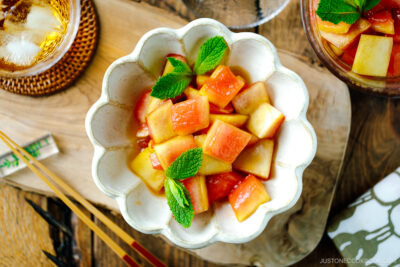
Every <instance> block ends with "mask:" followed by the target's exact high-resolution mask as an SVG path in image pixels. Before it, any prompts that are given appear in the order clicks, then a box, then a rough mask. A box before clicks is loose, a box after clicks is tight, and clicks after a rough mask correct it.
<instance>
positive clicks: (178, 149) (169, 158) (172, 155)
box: [154, 135, 196, 170]
mask: <svg viewBox="0 0 400 267" xmlns="http://www.w3.org/2000/svg"><path fill="white" fill-rule="evenodd" d="M195 147H196V143H195V142H194V138H193V136H192V135H185V136H176V137H174V138H172V139H170V140H168V141H166V142H164V143H161V144H158V145H154V150H155V152H156V155H157V158H158V160H159V161H160V163H161V166H162V167H163V169H164V170H166V169H167V168H168V167H169V165H171V163H172V162H173V161H174V160H175V159H176V158H177V157H179V156H180V155H181V154H182V153H183V152H185V151H187V150H189V149H191V148H195Z"/></svg>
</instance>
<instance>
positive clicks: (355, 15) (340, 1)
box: [316, 0, 380, 24]
mask: <svg viewBox="0 0 400 267" xmlns="http://www.w3.org/2000/svg"><path fill="white" fill-rule="evenodd" d="M379 2H380V0H321V1H320V2H319V4H318V9H317V12H316V13H317V15H318V16H319V17H320V18H321V19H322V20H325V21H329V22H332V23H334V24H338V23H339V22H341V21H343V22H345V23H348V24H353V23H355V22H356V21H357V20H358V19H359V18H360V17H361V15H362V14H363V12H365V11H368V10H370V9H372V8H373V7H374V6H376V5H377V4H379Z"/></svg>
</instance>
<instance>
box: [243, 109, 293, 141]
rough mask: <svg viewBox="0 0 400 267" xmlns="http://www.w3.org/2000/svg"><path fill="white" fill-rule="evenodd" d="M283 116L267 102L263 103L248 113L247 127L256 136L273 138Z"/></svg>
mask: <svg viewBox="0 0 400 267" xmlns="http://www.w3.org/2000/svg"><path fill="white" fill-rule="evenodd" d="M284 119H285V116H284V115H283V114H282V112H280V111H279V110H277V109H276V108H274V107H273V106H271V105H270V104H268V103H263V104H261V105H259V106H258V108H257V109H256V110H255V111H254V112H253V113H251V114H250V118H249V120H248V122H247V129H249V131H250V132H251V133H253V134H254V135H255V136H257V137H258V138H273V137H274V136H275V133H276V132H277V131H278V130H279V128H280V127H281V125H282V123H283V121H284Z"/></svg>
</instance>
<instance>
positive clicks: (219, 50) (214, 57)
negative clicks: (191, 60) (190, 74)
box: [193, 36, 227, 74]
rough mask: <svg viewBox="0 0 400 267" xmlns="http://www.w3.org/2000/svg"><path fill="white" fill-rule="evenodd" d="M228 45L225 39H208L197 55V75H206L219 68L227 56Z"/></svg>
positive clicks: (195, 67)
mask: <svg viewBox="0 0 400 267" xmlns="http://www.w3.org/2000/svg"><path fill="white" fill-rule="evenodd" d="M226 48H227V45H226V43H225V40H224V38H222V37H221V36H216V37H213V38H211V39H208V40H207V41H206V42H205V43H204V44H203V45H202V46H201V47H200V51H199V54H198V55H197V59H196V63H195V64H194V68H193V69H194V71H195V72H196V74H204V73H206V72H207V71H210V70H212V69H214V68H215V67H216V66H218V64H219V62H220V61H221V60H222V58H223V57H224V55H225V50H226Z"/></svg>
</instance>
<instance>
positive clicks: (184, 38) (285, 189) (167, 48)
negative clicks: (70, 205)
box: [86, 19, 317, 249]
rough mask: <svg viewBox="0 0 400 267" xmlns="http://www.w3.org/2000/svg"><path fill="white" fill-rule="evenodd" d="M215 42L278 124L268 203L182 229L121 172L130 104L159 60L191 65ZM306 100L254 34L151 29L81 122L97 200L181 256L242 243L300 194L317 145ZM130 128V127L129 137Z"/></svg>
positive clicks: (214, 214) (127, 149) (113, 71)
mask: <svg viewBox="0 0 400 267" xmlns="http://www.w3.org/2000/svg"><path fill="white" fill-rule="evenodd" d="M215 35H220V36H223V37H224V38H225V40H226V42H227V43H228V46H229V48H230V56H229V60H228V62H227V65H229V66H239V67H241V68H243V69H245V70H246V71H247V72H248V73H249V79H250V82H255V81H265V83H266V84H267V88H268V93H269V95H270V97H271V100H272V103H273V104H274V105H275V106H276V107H277V108H278V109H279V110H280V111H281V112H283V113H284V115H285V117H286V120H285V122H284V123H283V125H282V128H281V130H280V131H279V133H278V137H277V147H276V151H275V159H274V162H273V166H272V174H271V179H270V180H268V181H265V182H263V184H264V185H265V187H266V190H267V191H268V193H269V194H270V196H271V199H272V200H271V201H269V202H267V203H264V204H262V205H261V206H260V207H259V208H258V209H257V211H256V212H255V213H254V214H253V215H251V216H250V217H249V218H248V219H247V220H245V221H244V222H241V223H239V222H238V221H237V220H236V217H235V215H234V213H233V211H232V209H231V207H230V205H229V203H227V202H225V203H216V204H214V205H213V207H212V209H210V211H208V212H206V213H203V214H200V215H196V216H195V218H194V220H193V223H192V226H191V227H190V228H186V229H185V228H183V227H182V226H180V225H179V224H178V223H176V222H175V220H174V219H173V218H172V215H171V212H170V210H169V208H168V205H167V201H166V199H165V198H164V197H159V196H155V195H153V194H151V193H150V192H149V190H148V189H147V188H146V186H145V185H144V184H143V182H142V181H141V180H140V179H139V178H138V177H137V176H136V175H135V174H133V173H132V172H131V171H130V170H129V168H128V157H129V155H130V154H131V153H134V152H136V151H137V150H138V147H137V145H136V142H132V140H130V139H129V138H128V129H132V127H131V126H129V124H130V123H135V122H132V121H131V117H132V112H133V108H134V103H136V101H137V99H138V98H139V96H140V95H141V94H142V93H143V92H144V90H145V89H147V88H149V87H151V86H152V85H153V84H154V82H155V80H156V77H157V76H158V75H159V73H160V72H161V69H162V67H163V61H164V58H165V56H166V55H167V54H169V53H177V54H183V55H185V56H186V58H187V59H188V62H189V63H190V64H193V63H194V61H195V57H196V55H197V52H198V50H199V47H200V45H201V44H202V43H203V42H204V41H205V40H207V39H208V38H210V37H212V36H215ZM308 102H309V98H308V92H307V89H306V87H305V85H304V83H303V81H302V80H301V78H300V77H299V76H298V75H297V74H295V73H294V72H292V71H290V70H288V69H286V68H285V67H283V66H282V65H281V64H280V61H279V58H278V55H277V52H276V50H275V48H274V46H273V45H272V44H271V43H270V42H269V41H268V40H267V39H265V38H264V37H262V36H260V35H257V34H254V33H233V32H231V31H229V30H228V29H227V28H226V27H225V26H224V25H222V24H221V23H219V22H217V21H215V20H211V19H198V20H195V21H193V22H191V23H189V24H187V25H186V26H185V27H182V28H180V29H177V30H175V29H169V28H158V29H154V30H152V31H150V32H148V33H146V34H145V35H144V36H143V37H142V38H141V39H140V41H139V42H138V44H137V45H136V48H135V49H134V51H133V52H132V53H131V54H129V55H127V56H125V57H122V58H120V59H118V60H116V61H115V62H114V63H112V64H111V66H110V67H109V68H108V70H107V72H106V74H105V76H104V81H103V88H102V94H101V97H100V99H99V100H98V101H97V102H96V103H95V104H94V105H93V106H92V107H91V109H90V110H89V112H88V114H87V117H86V130H87V134H88V136H89V139H90V141H91V142H92V143H93V145H94V157H93V165H92V174H93V179H94V181H95V183H96V185H97V186H98V187H99V188H100V190H101V191H103V192H104V194H106V195H108V196H110V197H112V198H114V199H116V200H117V203H118V205H119V208H120V210H121V213H122V215H123V217H124V218H125V220H126V221H127V222H128V223H129V224H130V225H131V226H132V227H134V228H135V229H137V230H138V231H140V232H143V233H148V234H162V235H164V236H165V237H166V238H168V239H169V240H170V241H171V242H173V243H174V244H176V245H178V246H181V247H184V248H190V249H195V248H201V247H205V246H208V245H210V244H212V243H214V242H216V241H221V242H228V243H244V242H248V241H250V240H252V239H253V238H255V237H256V236H258V235H259V234H260V233H261V232H262V231H263V230H264V229H265V227H266V225H267V223H268V221H269V220H270V219H271V218H272V216H274V215H276V214H279V213H282V212H284V211H286V210H287V209H289V208H290V207H292V206H293V205H294V204H295V203H296V201H297V200H298V198H299V197H300V194H301V191H302V174H303V171H304V169H305V168H306V167H307V166H308V165H309V164H310V163H311V161H312V159H313V158H314V155H315V152H316V147H317V139H316V135H315V132H314V130H313V128H312V126H311V125H310V123H309V122H308V121H307V119H306V111H307V108H308ZM137 128H138V125H134V127H133V130H135V129H137Z"/></svg>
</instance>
